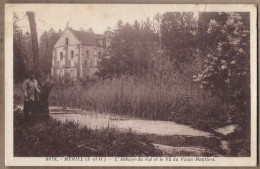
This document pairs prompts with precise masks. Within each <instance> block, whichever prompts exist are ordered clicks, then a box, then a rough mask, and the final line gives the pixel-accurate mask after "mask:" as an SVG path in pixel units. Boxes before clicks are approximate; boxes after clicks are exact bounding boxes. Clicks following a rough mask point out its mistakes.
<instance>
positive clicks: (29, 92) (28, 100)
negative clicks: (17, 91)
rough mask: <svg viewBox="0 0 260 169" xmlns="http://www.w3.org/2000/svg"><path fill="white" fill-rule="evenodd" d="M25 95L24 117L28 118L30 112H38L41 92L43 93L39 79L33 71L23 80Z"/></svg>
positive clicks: (33, 113)
mask: <svg viewBox="0 0 260 169" xmlns="http://www.w3.org/2000/svg"><path fill="white" fill-rule="evenodd" d="M22 89H23V95H24V118H25V119H26V120H28V117H29V114H30V113H31V114H32V115H35V113H37V112H36V111H37V105H38V102H39V94H40V93H41V91H40V88H39V85H38V81H37V80H36V79H35V74H34V73H33V72H30V73H29V78H28V79H26V80H25V81H24V82H23V86H22Z"/></svg>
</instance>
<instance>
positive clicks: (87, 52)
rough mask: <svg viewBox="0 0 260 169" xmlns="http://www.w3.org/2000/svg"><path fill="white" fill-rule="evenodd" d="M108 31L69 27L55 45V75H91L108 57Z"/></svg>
mask: <svg viewBox="0 0 260 169" xmlns="http://www.w3.org/2000/svg"><path fill="white" fill-rule="evenodd" d="M109 46H110V40H109V33H108V31H107V32H106V33H104V35H101V34H95V33H91V32H84V31H77V30H73V29H72V28H69V27H67V28H66V29H65V30H64V31H63V33H62V34H61V36H60V38H59V39H58V40H57V42H56V43H55V45H54V49H53V57H52V68H51V74H52V76H54V77H65V76H67V77H70V78H77V77H86V76H88V77H91V76H93V75H94V73H95V72H97V71H98V69H97V64H98V62H99V61H100V60H101V59H102V58H103V57H108V50H107V49H108V47H109Z"/></svg>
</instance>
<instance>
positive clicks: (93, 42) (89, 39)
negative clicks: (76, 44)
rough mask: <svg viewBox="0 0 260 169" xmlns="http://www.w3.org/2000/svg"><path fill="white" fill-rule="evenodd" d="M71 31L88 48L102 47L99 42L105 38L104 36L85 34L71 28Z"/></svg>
mask: <svg viewBox="0 0 260 169" xmlns="http://www.w3.org/2000/svg"><path fill="white" fill-rule="evenodd" d="M69 29H70V31H71V32H72V33H73V34H74V36H76V38H77V39H78V40H79V41H81V42H82V43H83V44H84V45H88V46H101V45H100V44H99V43H98V42H97V40H98V39H102V38H104V35H100V34H95V33H90V32H83V31H77V30H73V29H71V28H69Z"/></svg>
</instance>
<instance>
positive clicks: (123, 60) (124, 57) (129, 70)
mask: <svg viewBox="0 0 260 169" xmlns="http://www.w3.org/2000/svg"><path fill="white" fill-rule="evenodd" d="M156 43H157V39H156V35H155V32H154V31H153V29H152V24H151V21H150V20H149V19H147V20H146V21H144V22H142V23H138V22H137V21H135V22H134V24H133V25H131V24H129V23H126V24H123V23H122V21H118V23H117V28H116V29H115V30H114V31H113V34H112V37H111V47H110V49H111V53H110V58H107V59H103V60H102V61H101V62H100V64H99V72H98V75H99V76H103V77H104V76H110V77H111V76H114V75H122V74H128V75H138V76H143V75H145V74H149V73H150V74H151V73H152V65H153V63H152V60H153V58H154V55H155V54H154V53H155V49H156V48H155V46H156ZM157 45H158V44H157Z"/></svg>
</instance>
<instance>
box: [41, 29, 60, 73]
mask: <svg viewBox="0 0 260 169" xmlns="http://www.w3.org/2000/svg"><path fill="white" fill-rule="evenodd" d="M60 34H61V32H55V31H54V30H53V29H52V28H51V29H50V30H49V31H44V32H43V34H42V35H41V37H40V42H39V56H40V58H39V59H40V67H41V70H42V71H43V72H44V73H48V74H50V72H51V66H52V55H53V49H54V44H55V43H56V42H57V40H58V38H59V37H60Z"/></svg>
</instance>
